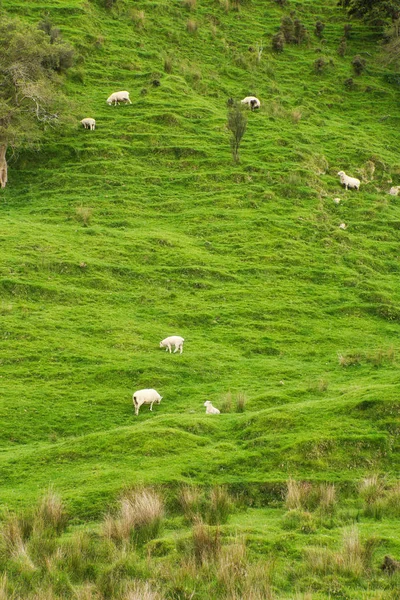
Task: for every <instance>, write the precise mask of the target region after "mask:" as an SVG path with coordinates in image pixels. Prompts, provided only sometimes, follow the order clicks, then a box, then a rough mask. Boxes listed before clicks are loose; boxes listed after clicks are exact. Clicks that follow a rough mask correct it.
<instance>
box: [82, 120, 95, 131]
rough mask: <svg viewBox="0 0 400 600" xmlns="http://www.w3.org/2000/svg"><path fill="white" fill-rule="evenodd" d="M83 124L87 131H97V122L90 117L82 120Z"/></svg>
mask: <svg viewBox="0 0 400 600" xmlns="http://www.w3.org/2000/svg"><path fill="white" fill-rule="evenodd" d="M81 123H82V125H83V126H84V128H85V129H91V130H93V131H94V130H95V129H96V121H95V120H94V119H91V118H90V117H87V118H86V119H82V121H81Z"/></svg>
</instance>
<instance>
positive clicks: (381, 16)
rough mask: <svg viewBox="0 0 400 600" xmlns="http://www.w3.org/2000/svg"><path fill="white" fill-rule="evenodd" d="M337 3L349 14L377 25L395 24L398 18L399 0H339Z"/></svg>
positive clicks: (399, 13) (399, 18)
mask: <svg viewBox="0 0 400 600" xmlns="http://www.w3.org/2000/svg"><path fill="white" fill-rule="evenodd" d="M338 5H339V6H342V7H343V8H344V9H346V11H347V13H348V15H349V16H354V17H359V18H362V19H365V20H368V21H371V22H373V23H374V24H376V25H378V26H384V25H387V24H390V23H392V24H396V23H398V22H399V20H400V0H339V2H338ZM397 29H398V26H397Z"/></svg>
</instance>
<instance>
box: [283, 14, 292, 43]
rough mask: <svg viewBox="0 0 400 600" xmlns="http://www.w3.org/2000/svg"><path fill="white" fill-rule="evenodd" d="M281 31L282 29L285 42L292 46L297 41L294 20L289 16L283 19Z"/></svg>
mask: <svg viewBox="0 0 400 600" xmlns="http://www.w3.org/2000/svg"><path fill="white" fill-rule="evenodd" d="M280 29H281V33H282V35H283V37H284V39H285V42H286V43H287V44H292V43H293V42H294V41H295V33H294V21H293V19H292V18H291V17H289V16H287V15H286V16H285V17H282V21H281V28H280Z"/></svg>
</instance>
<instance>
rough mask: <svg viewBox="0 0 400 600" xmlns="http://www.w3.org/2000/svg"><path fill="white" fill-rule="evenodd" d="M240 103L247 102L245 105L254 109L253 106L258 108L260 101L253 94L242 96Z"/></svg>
mask: <svg viewBox="0 0 400 600" xmlns="http://www.w3.org/2000/svg"><path fill="white" fill-rule="evenodd" d="M242 104H247V106H249V107H250V108H251V110H254V109H255V108H260V106H261V102H260V101H259V99H258V98H256V97H255V96H246V98H243V100H242Z"/></svg>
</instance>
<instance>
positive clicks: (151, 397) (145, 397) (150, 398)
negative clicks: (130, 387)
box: [132, 389, 162, 416]
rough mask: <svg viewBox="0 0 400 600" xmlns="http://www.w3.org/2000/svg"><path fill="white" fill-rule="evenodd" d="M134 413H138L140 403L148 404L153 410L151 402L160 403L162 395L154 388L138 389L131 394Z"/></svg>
mask: <svg viewBox="0 0 400 600" xmlns="http://www.w3.org/2000/svg"><path fill="white" fill-rule="evenodd" d="M132 399H133V406H134V407H135V415H136V416H137V415H139V408H140V407H141V406H142V404H150V410H153V404H160V402H161V400H162V396H160V394H159V393H158V392H156V390H153V389H145V390H138V391H137V392H135V393H134V394H133V396H132Z"/></svg>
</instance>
